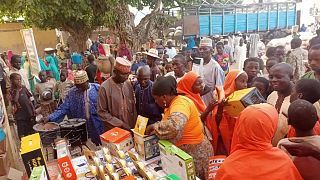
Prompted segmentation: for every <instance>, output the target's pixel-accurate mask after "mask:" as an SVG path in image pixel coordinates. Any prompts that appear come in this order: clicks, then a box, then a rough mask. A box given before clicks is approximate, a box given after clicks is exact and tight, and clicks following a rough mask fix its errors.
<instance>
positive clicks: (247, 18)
mask: <svg viewBox="0 0 320 180" xmlns="http://www.w3.org/2000/svg"><path fill="white" fill-rule="evenodd" d="M248 24H249V23H248V8H246V32H247V33H248V30H249V29H248Z"/></svg>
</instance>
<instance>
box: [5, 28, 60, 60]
mask: <svg viewBox="0 0 320 180" xmlns="http://www.w3.org/2000/svg"><path fill="white" fill-rule="evenodd" d="M20 29H23V26H22V24H21V23H5V24H0V52H3V51H7V50H12V51H13V53H17V54H21V52H23V51H24V49H25V47H24V44H23V40H22V37H21V34H20ZM33 33H34V37H35V41H36V46H37V50H38V55H39V56H43V55H44V53H43V49H44V48H46V47H54V48H55V46H56V44H57V38H56V33H55V31H54V30H46V31H43V30H39V29H37V28H33Z"/></svg>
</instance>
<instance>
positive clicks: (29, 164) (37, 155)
mask: <svg viewBox="0 0 320 180" xmlns="http://www.w3.org/2000/svg"><path fill="white" fill-rule="evenodd" d="M41 147H42V145H41V139H40V135H39V133H35V134H32V135H29V136H25V137H23V138H21V157H22V160H23V164H24V166H25V168H26V171H27V174H28V176H29V177H30V175H31V172H32V169H33V168H34V167H38V166H45V167H46V161H45V159H44V156H43V153H42V149H41ZM46 171H47V170H46ZM46 174H48V172H46Z"/></svg>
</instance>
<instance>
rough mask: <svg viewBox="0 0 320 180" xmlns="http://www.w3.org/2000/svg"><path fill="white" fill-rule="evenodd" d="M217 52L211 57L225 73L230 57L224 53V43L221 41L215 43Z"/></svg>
mask: <svg viewBox="0 0 320 180" xmlns="http://www.w3.org/2000/svg"><path fill="white" fill-rule="evenodd" d="M216 50H217V53H216V54H215V55H214V56H213V59H214V60H215V61H217V62H218V63H219V65H220V66H221V68H222V70H223V71H224V73H225V74H227V73H228V72H229V63H230V57H229V55H228V54H226V53H224V45H223V43H222V42H218V43H217V44H216Z"/></svg>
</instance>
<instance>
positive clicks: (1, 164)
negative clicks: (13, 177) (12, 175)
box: [0, 153, 10, 176]
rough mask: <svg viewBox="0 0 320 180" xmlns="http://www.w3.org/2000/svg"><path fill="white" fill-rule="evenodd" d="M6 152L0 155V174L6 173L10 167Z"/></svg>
mask: <svg viewBox="0 0 320 180" xmlns="http://www.w3.org/2000/svg"><path fill="white" fill-rule="evenodd" d="M8 158H9V157H8V154H7V153H4V154H1V155H0V176H5V175H7V173H8V171H9V168H10V161H9V159H8Z"/></svg>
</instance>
